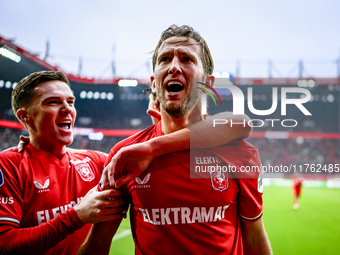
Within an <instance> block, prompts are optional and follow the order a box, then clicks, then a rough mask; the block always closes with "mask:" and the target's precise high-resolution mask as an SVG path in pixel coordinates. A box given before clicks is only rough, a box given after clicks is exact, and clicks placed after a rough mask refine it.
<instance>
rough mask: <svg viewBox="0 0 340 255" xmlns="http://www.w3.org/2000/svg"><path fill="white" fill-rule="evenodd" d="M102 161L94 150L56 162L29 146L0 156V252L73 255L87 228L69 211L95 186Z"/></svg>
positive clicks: (100, 156)
mask: <svg viewBox="0 0 340 255" xmlns="http://www.w3.org/2000/svg"><path fill="white" fill-rule="evenodd" d="M105 160H106V156H105V155H104V154H102V153H97V152H93V151H86V152H82V153H66V154H65V155H64V156H63V157H62V159H58V158H57V157H55V156H54V155H53V154H51V153H48V152H46V151H43V150H39V149H37V148H36V147H34V146H33V145H32V144H29V145H27V146H26V147H25V151H24V152H23V153H18V152H17V150H16V149H12V150H7V151H3V152H1V153H0V202H1V203H0V251H1V252H0V253H2V252H3V253H6V252H8V251H10V252H11V254H29V253H32V254H75V253H76V252H77V251H78V248H79V246H80V245H81V244H82V242H83V241H84V239H85V237H86V235H87V233H88V231H89V229H90V227H91V225H90V224H87V225H86V226H84V224H83V223H82V222H81V221H80V219H79V218H78V216H77V214H76V212H75V211H74V209H73V206H74V205H76V204H77V203H78V202H79V201H80V200H81V199H82V197H83V196H85V195H86V193H87V192H88V191H89V190H90V189H91V188H93V187H94V186H95V185H96V184H97V183H98V182H99V181H100V177H101V172H102V170H103V167H104V162H105ZM5 232H6V233H5ZM10 233H12V234H10ZM52 246H53V247H52ZM50 247H52V248H50ZM49 248H50V249H49Z"/></svg>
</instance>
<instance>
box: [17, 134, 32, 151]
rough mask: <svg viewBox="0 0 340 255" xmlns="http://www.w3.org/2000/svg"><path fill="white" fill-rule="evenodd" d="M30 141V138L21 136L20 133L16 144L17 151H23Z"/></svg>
mask: <svg viewBox="0 0 340 255" xmlns="http://www.w3.org/2000/svg"><path fill="white" fill-rule="evenodd" d="M29 142H30V138H29V137H28V136H23V135H21V136H20V141H19V143H18V145H17V148H18V152H23V151H24V148H25V146H26V145H27V144H28V143H29Z"/></svg>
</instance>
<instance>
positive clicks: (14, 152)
mask: <svg viewBox="0 0 340 255" xmlns="http://www.w3.org/2000/svg"><path fill="white" fill-rule="evenodd" d="M23 157H24V152H18V149H17V148H10V149H7V150H3V151H1V152H0V159H1V160H11V161H14V162H15V161H18V162H19V161H21V160H22V158H23Z"/></svg>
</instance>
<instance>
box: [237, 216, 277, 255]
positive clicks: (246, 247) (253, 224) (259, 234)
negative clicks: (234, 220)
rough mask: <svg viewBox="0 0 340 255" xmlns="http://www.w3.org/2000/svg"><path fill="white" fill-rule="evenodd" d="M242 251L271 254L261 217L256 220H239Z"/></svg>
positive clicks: (261, 254)
mask: <svg viewBox="0 0 340 255" xmlns="http://www.w3.org/2000/svg"><path fill="white" fill-rule="evenodd" d="M241 229H242V241H243V252H244V254H245V255H248V254H251V255H271V254H273V252H272V249H271V246H270V243H269V239H268V236H267V234H266V231H265V229H264V226H263V221H262V217H261V218H260V219H258V220H256V221H245V220H241Z"/></svg>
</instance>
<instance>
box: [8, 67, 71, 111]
mask: <svg viewBox="0 0 340 255" xmlns="http://www.w3.org/2000/svg"><path fill="white" fill-rule="evenodd" d="M54 80H57V81H62V82H65V83H66V84H67V85H68V86H70V82H69V81H68V79H67V77H66V76H65V75H64V74H63V73H62V72H59V71H40V72H35V73H31V74H30V75H28V76H26V77H25V78H23V79H22V80H21V81H19V82H18V84H17V85H16V86H15V88H14V89H13V92H12V109H13V111H14V114H15V115H16V112H17V111H18V110H19V109H20V108H22V107H26V106H28V105H29V104H30V103H31V101H32V98H33V97H34V94H35V88H36V87H37V86H38V85H39V84H40V83H42V82H46V81H54Z"/></svg>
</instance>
